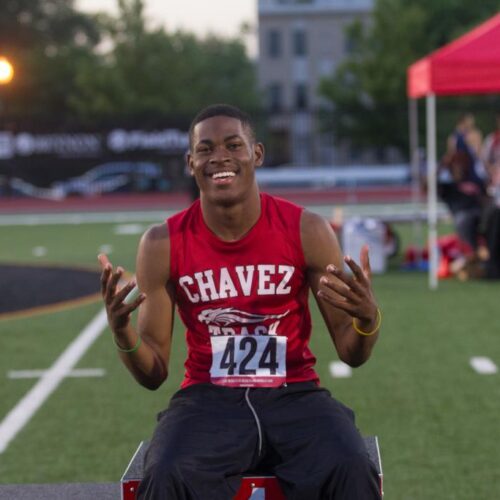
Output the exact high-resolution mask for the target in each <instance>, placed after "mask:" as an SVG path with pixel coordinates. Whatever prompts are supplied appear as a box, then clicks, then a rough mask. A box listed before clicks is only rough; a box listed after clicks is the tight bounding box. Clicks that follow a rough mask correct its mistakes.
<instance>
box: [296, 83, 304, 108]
mask: <svg viewBox="0 0 500 500" xmlns="http://www.w3.org/2000/svg"><path fill="white" fill-rule="evenodd" d="M295 109H297V110H299V111H302V110H304V109H307V85H306V84H305V83H298V84H297V85H296V86H295Z"/></svg>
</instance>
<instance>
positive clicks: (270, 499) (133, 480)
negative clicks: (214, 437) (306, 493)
mask: <svg viewBox="0 0 500 500" xmlns="http://www.w3.org/2000/svg"><path fill="white" fill-rule="evenodd" d="M363 439H364V441H365V446H366V449H367V451H368V455H369V457H370V459H371V460H372V462H373V463H374V465H375V467H376V469H377V472H378V476H379V480H380V493H381V495H382V496H383V495H384V490H383V473H382V461H381V458H380V448H379V445H378V439H377V436H366V437H364V438H363ZM147 447H148V442H147V441H141V442H140V444H139V446H138V448H137V450H136V451H135V453H134V455H133V456H132V459H131V460H130V462H129V464H128V466H127V468H126V469H125V472H124V473H123V476H122V478H121V480H120V483H121V498H122V500H136V495H137V489H138V487H139V484H140V482H141V480H142V477H143V462H144V454H145V452H146V449H147ZM233 500H285V497H284V495H283V492H282V491H281V488H280V485H279V482H278V480H277V479H276V477H275V476H273V475H267V476H264V475H252V474H251V473H249V474H246V475H244V476H243V479H242V481H241V486H240V489H239V490H238V493H236V496H235V497H234V499H233Z"/></svg>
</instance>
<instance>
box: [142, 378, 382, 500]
mask: <svg viewBox="0 0 500 500" xmlns="http://www.w3.org/2000/svg"><path fill="white" fill-rule="evenodd" d="M158 420H159V421H158V425H157V428H156V430H155V432H154V435H153V438H152V440H151V443H150V446H149V449H148V451H147V453H146V457H145V471H144V472H145V473H144V479H143V480H142V482H141V485H140V488H139V492H138V498H139V499H148V500H163V499H168V500H187V499H189V500H191V499H196V500H198V499H199V500H226V499H227V500H230V499H232V498H233V496H234V495H235V494H236V492H237V491H238V489H239V486H240V481H241V475H242V474H243V473H245V472H247V471H254V470H256V469H259V468H260V469H262V468H265V469H266V470H267V471H268V472H272V473H274V474H275V475H276V476H277V478H278V480H279V482H280V485H281V487H282V489H283V492H284V494H285V497H286V498H287V499H293V500H315V499H337V500H340V499H342V500H372V499H380V491H379V483H378V475H377V471H376V469H375V466H374V465H373V463H372V462H371V461H370V459H369V457H368V454H367V452H366V449H365V445H364V441H363V439H362V437H361V436H360V434H359V432H358V431H357V429H356V427H355V425H354V414H353V412H352V411H351V410H350V409H349V408H347V407H346V406H344V405H342V404H341V403H339V402H338V401H336V400H334V399H333V398H332V397H331V396H330V393H329V392H328V391H327V390H325V389H321V388H318V387H317V386H316V385H315V384H314V383H311V382H303V383H295V384H289V385H288V386H284V387H280V388H276V389H239V388H238V389H235V388H225V387H220V386H216V385H212V384H197V385H193V386H190V387H188V388H186V389H182V390H180V391H178V392H177V393H176V394H175V395H174V396H173V397H172V400H171V402H170V405H169V407H168V409H167V410H166V411H164V412H162V413H160V415H159V416H158Z"/></svg>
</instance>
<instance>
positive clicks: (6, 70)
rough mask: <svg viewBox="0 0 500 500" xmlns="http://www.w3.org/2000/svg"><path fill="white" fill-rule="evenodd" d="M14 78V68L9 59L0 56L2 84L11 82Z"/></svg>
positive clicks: (0, 82)
mask: <svg viewBox="0 0 500 500" xmlns="http://www.w3.org/2000/svg"><path fill="white" fill-rule="evenodd" d="M12 78H14V68H13V67H12V64H10V62H9V60H8V59H6V58H5V57H0V85H4V84H7V83H9V82H10V81H11V80H12Z"/></svg>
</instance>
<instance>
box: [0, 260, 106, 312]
mask: <svg viewBox="0 0 500 500" xmlns="http://www.w3.org/2000/svg"><path fill="white" fill-rule="evenodd" d="M99 276H100V273H99V272H98V271H92V270H87V269H78V268H76V269H75V268H71V267H51V266H22V265H5V264H0V314H3V313H10V312H18V311H22V310H24V309H30V308H32V307H40V306H48V305H52V304H57V303H59V302H64V301H67V300H73V299H79V298H82V297H85V296H88V295H92V294H94V293H97V292H99V286H100V285H99Z"/></svg>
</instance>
